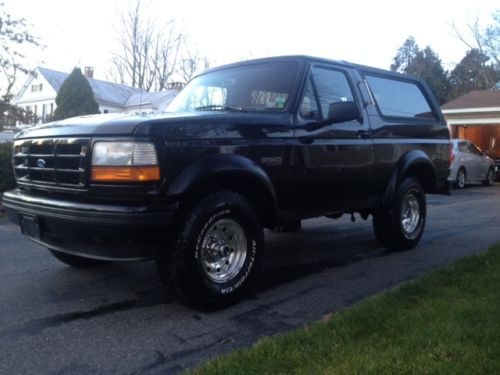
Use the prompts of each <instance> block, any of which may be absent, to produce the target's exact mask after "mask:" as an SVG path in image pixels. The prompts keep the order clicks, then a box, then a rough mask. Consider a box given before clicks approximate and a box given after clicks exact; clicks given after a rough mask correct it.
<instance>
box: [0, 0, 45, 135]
mask: <svg viewBox="0 0 500 375" xmlns="http://www.w3.org/2000/svg"><path fill="white" fill-rule="evenodd" d="M29 47H41V43H40V41H39V39H38V38H37V37H35V36H33V35H32V34H31V32H30V30H29V26H28V24H27V22H26V20H25V19H24V18H15V17H13V16H11V15H10V14H8V13H6V12H5V10H4V3H0V129H1V127H2V126H3V125H5V124H14V123H15V122H16V121H17V120H20V121H22V122H27V121H29V118H31V117H32V115H33V114H32V113H30V112H27V111H25V110H24V109H22V108H19V107H17V106H15V105H14V104H12V98H13V93H12V91H13V89H14V87H15V84H16V82H17V80H18V79H19V78H20V75H25V74H29V73H30V72H31V71H30V69H29V68H28V63H27V60H26V55H25V54H26V51H29V49H30V48H29Z"/></svg>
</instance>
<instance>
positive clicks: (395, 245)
mask: <svg viewBox="0 0 500 375" xmlns="http://www.w3.org/2000/svg"><path fill="white" fill-rule="evenodd" d="M426 212H427V207H426V199H425V193H424V191H423V189H422V187H421V186H420V184H419V183H418V181H417V180H415V179H414V178H411V177H408V178H406V179H404V180H403V182H402V183H401V184H400V185H399V187H398V190H397V192H396V196H395V199H394V203H393V206H392V207H391V208H386V209H382V210H380V211H378V212H375V213H374V214H373V229H374V232H375V236H376V237H377V240H378V241H379V242H380V243H381V244H382V245H384V246H385V247H387V248H388V249H390V250H409V249H412V248H414V247H415V246H416V245H417V243H418V242H419V241H420V238H421V237H422V234H423V232H424V227H425V218H426Z"/></svg>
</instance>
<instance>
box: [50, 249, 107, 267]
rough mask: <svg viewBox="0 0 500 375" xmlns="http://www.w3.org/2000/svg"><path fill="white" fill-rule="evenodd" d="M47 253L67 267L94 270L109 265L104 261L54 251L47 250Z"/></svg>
mask: <svg viewBox="0 0 500 375" xmlns="http://www.w3.org/2000/svg"><path fill="white" fill-rule="evenodd" d="M49 251H50V252H51V254H52V255H53V256H54V257H55V258H57V259H58V260H59V261H61V262H63V263H64V264H66V265H68V266H71V267H75V268H94V267H100V266H104V265H106V264H108V263H109V262H107V261H105V260H98V259H90V258H84V257H79V256H77V255H71V254H66V253H62V252H60V251H55V250H52V249H49Z"/></svg>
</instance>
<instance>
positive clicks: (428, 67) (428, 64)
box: [391, 37, 450, 104]
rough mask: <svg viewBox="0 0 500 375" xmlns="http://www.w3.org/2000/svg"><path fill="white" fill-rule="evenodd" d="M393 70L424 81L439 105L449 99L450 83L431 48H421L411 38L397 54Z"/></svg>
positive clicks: (392, 66) (392, 65)
mask: <svg viewBox="0 0 500 375" xmlns="http://www.w3.org/2000/svg"><path fill="white" fill-rule="evenodd" d="M391 70H393V71H397V72H399V73H407V74H412V75H414V76H417V77H419V78H421V79H423V80H424V81H425V82H426V83H427V84H428V85H429V87H430V89H431V90H432V92H433V93H434V95H435V96H436V99H437V101H438V102H439V104H442V103H444V102H445V101H446V100H447V99H448V94H449V90H450V82H449V79H448V73H447V72H446V71H445V70H444V68H443V66H442V64H441V59H440V58H439V56H438V54H437V53H436V52H434V51H433V50H432V48H430V47H429V46H427V47H426V48H424V49H423V50H422V49H420V48H419V46H418V45H417V43H416V42H415V39H414V38H413V37H409V38H408V39H406V41H405V42H404V43H403V45H402V46H401V47H400V48H399V49H398V51H397V52H396V56H395V57H394V59H393V63H392V64H391Z"/></svg>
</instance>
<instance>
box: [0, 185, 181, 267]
mask: <svg viewBox="0 0 500 375" xmlns="http://www.w3.org/2000/svg"><path fill="white" fill-rule="evenodd" d="M2 201H3V206H4V207H5V211H6V213H7V217H8V218H9V220H10V221H11V222H12V223H14V224H16V225H19V226H20V227H21V231H22V232H23V234H25V235H26V236H27V237H28V238H30V239H31V240H33V241H35V242H36V243H39V244H41V245H43V246H46V247H48V248H50V249H53V250H57V251H62V252H65V253H68V254H73V255H78V256H83V257H87V258H93V259H102V260H143V259H151V258H154V257H156V255H157V254H158V251H159V250H160V247H161V244H162V242H164V240H165V239H166V238H167V236H168V235H169V230H170V226H171V224H172V219H173V215H174V212H175V211H176V209H177V206H178V204H177V203H176V202H174V203H165V202H148V203H144V202H139V203H136V204H131V203H127V204H124V203H121V204H110V203H102V202H79V201H75V200H69V199H66V200H59V199H54V198H51V197H45V196H35V195H30V194H27V193H25V192H23V191H21V190H19V189H16V190H11V191H9V192H6V193H4V194H3V196H2Z"/></svg>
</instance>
